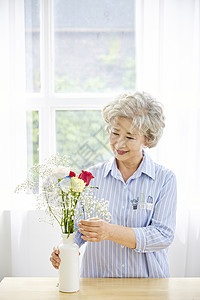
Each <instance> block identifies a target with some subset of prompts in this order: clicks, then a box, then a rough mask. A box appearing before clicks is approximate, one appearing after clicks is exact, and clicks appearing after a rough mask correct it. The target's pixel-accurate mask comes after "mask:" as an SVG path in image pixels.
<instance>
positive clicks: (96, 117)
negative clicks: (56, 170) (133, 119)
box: [56, 110, 112, 170]
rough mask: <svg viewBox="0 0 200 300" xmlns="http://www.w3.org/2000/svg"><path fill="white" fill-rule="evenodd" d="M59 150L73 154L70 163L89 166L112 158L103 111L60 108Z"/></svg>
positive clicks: (57, 140)
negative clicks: (62, 109) (64, 109)
mask: <svg viewBox="0 0 200 300" xmlns="http://www.w3.org/2000/svg"><path fill="white" fill-rule="evenodd" d="M56 145H57V152H58V153H60V154H66V155H68V156H69V157H70V166H71V167H73V168H77V169H78V170H81V169H86V168H88V167H90V166H92V165H94V164H96V163H98V162H102V161H104V160H107V159H109V158H110V157H111V155H112V154H111V150H110V147H109V141H108V135H107V133H106V132H105V123H104V121H103V119H102V116H101V111H93V110H92V111H57V112H56Z"/></svg>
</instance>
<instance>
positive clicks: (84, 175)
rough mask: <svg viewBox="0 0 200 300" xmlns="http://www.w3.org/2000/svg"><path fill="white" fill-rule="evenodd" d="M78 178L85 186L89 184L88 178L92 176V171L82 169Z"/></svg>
mask: <svg viewBox="0 0 200 300" xmlns="http://www.w3.org/2000/svg"><path fill="white" fill-rule="evenodd" d="M78 178H79V179H82V180H83V181H84V182H85V185H86V186H87V185H89V183H90V180H91V179H92V178H94V176H93V175H92V173H90V172H87V171H83V170H82V173H81V174H80V175H79V176H78Z"/></svg>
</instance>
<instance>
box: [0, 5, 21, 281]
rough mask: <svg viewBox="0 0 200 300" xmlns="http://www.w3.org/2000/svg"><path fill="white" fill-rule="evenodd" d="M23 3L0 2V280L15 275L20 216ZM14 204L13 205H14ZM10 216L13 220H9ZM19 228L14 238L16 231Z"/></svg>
mask: <svg viewBox="0 0 200 300" xmlns="http://www.w3.org/2000/svg"><path fill="white" fill-rule="evenodd" d="M23 22H24V19H23V1H22V0H19V1H12V0H10V1H9V0H4V1H0V45H1V47H0V137H1V155H0V166H1V172H0V190H1V197H0V244H1V247H0V266H1V267H0V278H1V279H2V278H3V277H4V276H11V275H14V274H15V272H14V269H13V266H14V264H15V262H17V260H18V258H17V254H18V248H17V245H18V242H19V240H18V242H17V243H15V240H16V238H17V236H19V235H20V234H21V233H20V230H21V226H22V225H21V224H20V223H22V220H23V218H22V212H21V211H20V210H19V212H20V214H21V216H20V218H19V219H18V220H17V222H14V216H15V209H16V208H18V207H19V204H20V201H21V200H22V199H19V200H20V201H18V202H17V198H15V197H14V194H13V191H14V187H15V186H16V184H17V183H20V182H21V181H22V180H24V178H25V175H26V112H25V103H24V95H23V93H24V85H25V74H24V52H23V51H22V50H21V49H22V48H23V46H24V31H23ZM15 201H16V202H15ZM12 217H13V218H12ZM17 228H18V229H19V231H18V234H17V235H16V230H17Z"/></svg>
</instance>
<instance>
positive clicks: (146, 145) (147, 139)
mask: <svg viewBox="0 0 200 300" xmlns="http://www.w3.org/2000/svg"><path fill="white" fill-rule="evenodd" d="M149 143H150V139H149V138H148V137H146V136H145V139H144V148H149Z"/></svg>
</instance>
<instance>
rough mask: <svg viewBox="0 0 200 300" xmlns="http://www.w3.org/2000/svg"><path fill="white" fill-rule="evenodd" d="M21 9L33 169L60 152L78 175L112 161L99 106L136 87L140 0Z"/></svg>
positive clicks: (76, 1)
mask: <svg viewBox="0 0 200 300" xmlns="http://www.w3.org/2000/svg"><path fill="white" fill-rule="evenodd" d="M24 5H25V7H24V12H25V54H26V56H25V57H26V93H27V94H26V95H27V96H26V98H27V111H28V112H27V129H28V131H27V141H28V146H27V151H28V152H27V153H28V167H30V166H31V164H32V163H35V162H38V161H40V160H43V159H44V158H45V157H48V156H49V155H50V154H52V153H55V152H56V151H57V152H59V153H60V154H67V155H69V157H70V161H71V163H72V164H74V165H75V167H77V168H79V169H81V168H87V167H89V166H91V165H93V164H95V163H97V162H99V161H103V160H106V159H108V158H109V157H110V156H111V151H110V148H109V143H108V137H107V135H106V133H105V130H104V126H105V124H104V122H103V120H102V116H101V108H102V107H103V105H104V104H105V103H107V102H108V101H109V100H111V99H113V97H114V95H115V94H117V93H119V92H123V91H125V90H132V89H134V88H135V82H136V72H135V1H134V0H109V1H107V0H102V1H98V0H84V1H80V0H73V1H65V0H54V1H53V0H49V1H45V0H41V1H39V0H25V2H24ZM38 150H39V151H38Z"/></svg>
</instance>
